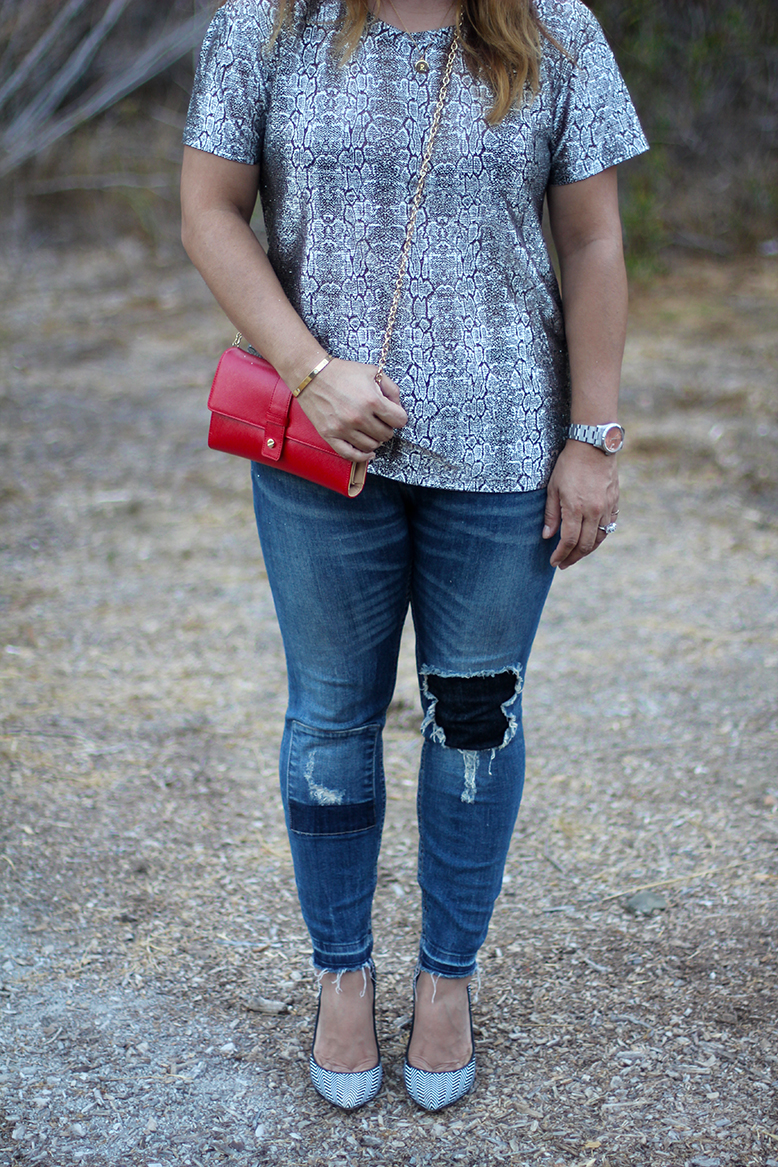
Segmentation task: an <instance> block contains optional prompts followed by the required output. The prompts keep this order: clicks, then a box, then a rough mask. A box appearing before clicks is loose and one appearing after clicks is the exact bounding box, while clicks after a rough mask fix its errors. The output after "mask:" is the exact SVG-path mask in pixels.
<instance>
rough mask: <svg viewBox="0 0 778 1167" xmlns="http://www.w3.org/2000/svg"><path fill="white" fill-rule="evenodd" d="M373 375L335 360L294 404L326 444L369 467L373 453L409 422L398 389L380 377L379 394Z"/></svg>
mask: <svg viewBox="0 0 778 1167" xmlns="http://www.w3.org/2000/svg"><path fill="white" fill-rule="evenodd" d="M375 371H376V370H375V367H374V366H372V365H361V364H357V363H356V362H355V361H341V360H333V361H331V362H330V364H329V365H327V367H326V368H325V369H323V370H322V372H321V373H319V375H318V376H317V377H314V379H313V381H311V383H310V385H308V387H307V388H306V389H304V390H303V392H302V393H301V394H300V396H299V397H298V399H297V400H298V402H299V404H300V406H301V407H302V409H303V411H304V412H305V413H306V414H307V416H308V417H309V418H310V420H311V421H312V422H313V424H314V425H315V427H316V429H317V430H318V432H319V433H320V434H321V436H322V437H323V438H324V440H325V441H327V442H329V444H330V445H331V446H332V448H333V450H335V452H336V453H338V454H341V455H342V456H343V457H344V458H350V459H351V461H352V462H369V461H372V458H373V453H374V451H375V450H376V449H377V448H378V447H379V446H380V445H382V443H383V442H386V441H388V440H389V438H391V436H392V434H393V433H394V431H395V430H396V429H400V428H401V427H402V426H404V425H405V424H406V422H407V421H408V414H407V413H406V412H405V410H404V409H403V407H402V405H401V404H400V390H399V389H398V387H397V385H395V383H394V381H392V379H391V378H390V377H387V376H386V374H384V375H383V377H382V379H381V388H380V389H379V387H378V385H377V384H376V381H375Z"/></svg>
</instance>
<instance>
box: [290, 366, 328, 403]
mask: <svg viewBox="0 0 778 1167" xmlns="http://www.w3.org/2000/svg"><path fill="white" fill-rule="evenodd" d="M332 359H333V358H332V357H325V358H324V360H323V361H319V363H318V365H317V366H316V368H315V369H311V371H310V373H309V374H308V376H307V377H305V378H304V379H303V380H302V381H301V382H300V384H299V385H298V386H297V388H296V389H293V390H292V396H293V397H299V396H300V394H301V393H302V391H303V389H307V388H308V386H309V385H310V383H311V381H312V380H313V378H314V377H318V375H319V373H321V372H322V371H323V370H324V369H326V368H327V365H328V364H329V363H330V361H331V360H332Z"/></svg>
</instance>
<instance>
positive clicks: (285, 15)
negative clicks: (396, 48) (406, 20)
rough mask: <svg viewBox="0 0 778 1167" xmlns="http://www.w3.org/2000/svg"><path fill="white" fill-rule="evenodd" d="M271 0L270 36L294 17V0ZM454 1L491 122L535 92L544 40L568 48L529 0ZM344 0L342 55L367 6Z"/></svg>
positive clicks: (358, 32) (355, 39)
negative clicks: (274, 11) (485, 89)
mask: <svg viewBox="0 0 778 1167" xmlns="http://www.w3.org/2000/svg"><path fill="white" fill-rule="evenodd" d="M276 2H277V3H278V16H277V19H276V26H275V30H274V33H273V37H272V41H274V40H275V39H276V37H277V36H278V34H279V32H280V31H281V28H282V27H283V25H284V24H291V23H292V22H293V20H294V10H295V0H276ZM309 2H310V0H309ZM314 3H315V0H314ZM455 3H456V18H457V19H459V21H460V23H461V29H462V47H463V52H464V56H465V60H466V62H467V65H468V68H469V69H470V72H471V73H472V75H473V77H475V78H476V80H480V81H484V82H485V83H486V84H487V85H488V86H489V88H490V89H491V91H492V95H493V101H492V106H491V108H490V110H489V112H488V114H487V117H486V120H487V121H488V122H489V124H490V125H496V124H497V123H498V122H501V121H502V120H503V118H504V117H505V116H506V114H507V113H508V112H509V111H510V110H511V109H513V108H514V107H515V106H517V105H520V104H521V103H522V101H523V100H524V98H525V96H526V93H527V90H529V92H530V93H531V94H532V95H533V96H534V95H535V94H536V93H537V92H538V89H539V88H540V63H541V60H542V57H543V41H544V40H546V41H548V42H549V43H550V44H552V45H554V47H555V48H557V49H558V50H559V51H560V52H562V53H564V54H565V55H566V56H569V54H568V53H567V51H566V50H565V49H564V48H563V46H562V45H560V44H559V42H558V41H557V40H556V39H555V38H554V37H553V36H552V35H551V33H550V32H549V31H548V30H547V29H546V28H545V27H544V25H543V24H542V22H541V20H540V18H539V16H538V14H537V12H536V10H535V4H534V2H533V0H455ZM343 5H344V7H345V10H346V12H345V18H344V21H343V25H342V27H341V29H340V31H339V33H338V36H337V41H336V43H337V44H338V46H339V48H340V51H341V56H342V59H343V60H344V61H345V60H347V59H348V58H349V57H350V56H351V54H352V53H353V52H354V50H355V49H356V47H357V45H358V43H359V40H360V38H361V36H362V33H363V32H364V30H365V25H366V23H367V18H368V12H369V8H368V0H343ZM380 5H381V0H377V3H376V9H377V10H380ZM272 41H271V43H272Z"/></svg>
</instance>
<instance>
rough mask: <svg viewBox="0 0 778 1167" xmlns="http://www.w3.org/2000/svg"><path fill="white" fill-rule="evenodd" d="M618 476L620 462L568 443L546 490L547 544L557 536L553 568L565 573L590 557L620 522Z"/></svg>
mask: <svg viewBox="0 0 778 1167" xmlns="http://www.w3.org/2000/svg"><path fill="white" fill-rule="evenodd" d="M618 507H619V472H618V467H617V465H616V459H615V458H614V457H610V456H609V455H607V454H603V452H602V451H601V450H598V449H597V448H596V447H595V446H590V445H588V444H586V443H585V442H575V441H568V443H567V445H566V446H565V448H564V449H563V450H562V452H561V454H560V455H559V457H558V459H557V463H556V466H555V467H554V472H553V474H552V475H551V480H550V482H549V484H548V491H547V495H546V516H545V526H544V527H543V538H544V539H552V538H553V537H554V535H556V533H557V531H559V544H558V546H557V547H556V549H555V550H554V554H553V555H552V556H551V565H552V567H559V568H561V569H562V570H563V571H564V569H565V568H566V567H572V566H573V564H574V563H578V561H579V559H583V558H584V556H586V555H591V553H592V551H594V550H595V549H596V548H597V547H599V546H600V544H601V543H602V542H603V540H604V539H605V538H606V537H607V536H606V533H605V531H604V530H602V528H603V527H607V526H608V524H609V523H614V522H615V521H616V514H617V513H618Z"/></svg>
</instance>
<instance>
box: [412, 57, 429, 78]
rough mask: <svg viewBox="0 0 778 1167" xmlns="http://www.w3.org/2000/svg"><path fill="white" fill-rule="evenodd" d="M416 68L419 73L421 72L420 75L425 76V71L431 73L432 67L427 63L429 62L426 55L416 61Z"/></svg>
mask: <svg viewBox="0 0 778 1167" xmlns="http://www.w3.org/2000/svg"><path fill="white" fill-rule="evenodd" d="M414 68H415V69H416V72H417V73H419V74H420V75H422V76H423V75H424V74H425V73H429V71H430V67H429V65H428V64H427V62H426V61H425V60H424V57H419V59H418V61H417V62H416V64H415V66H414Z"/></svg>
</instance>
